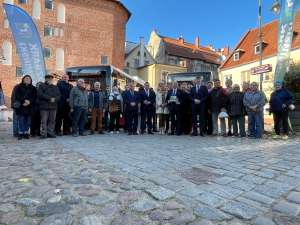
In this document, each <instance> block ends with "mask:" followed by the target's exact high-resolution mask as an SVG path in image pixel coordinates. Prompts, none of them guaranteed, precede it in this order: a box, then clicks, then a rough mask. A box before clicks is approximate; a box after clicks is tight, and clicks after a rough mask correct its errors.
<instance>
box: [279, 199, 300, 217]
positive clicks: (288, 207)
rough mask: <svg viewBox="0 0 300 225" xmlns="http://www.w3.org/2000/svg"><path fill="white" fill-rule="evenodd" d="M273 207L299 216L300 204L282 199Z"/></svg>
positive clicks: (287, 213)
mask: <svg viewBox="0 0 300 225" xmlns="http://www.w3.org/2000/svg"><path fill="white" fill-rule="evenodd" d="M273 209H274V210H275V211H278V212H281V213H284V214H286V215H289V216H297V215H298V214H299V212H300V205H298V204H294V203H289V202H286V201H280V202H278V203H277V204H275V205H274V206H273Z"/></svg>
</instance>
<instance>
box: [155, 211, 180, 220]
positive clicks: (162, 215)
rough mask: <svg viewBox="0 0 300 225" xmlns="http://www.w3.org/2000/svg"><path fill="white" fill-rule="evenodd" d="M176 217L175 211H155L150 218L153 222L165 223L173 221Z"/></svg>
mask: <svg viewBox="0 0 300 225" xmlns="http://www.w3.org/2000/svg"><path fill="white" fill-rule="evenodd" d="M174 215H175V212H174V211H173V212H172V211H162V210H154V211H152V212H151V213H150V214H149V218H150V219H151V220H153V221H164V220H170V219H172V218H173V217H174Z"/></svg>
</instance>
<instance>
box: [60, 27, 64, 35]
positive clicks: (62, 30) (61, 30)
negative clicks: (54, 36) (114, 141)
mask: <svg viewBox="0 0 300 225" xmlns="http://www.w3.org/2000/svg"><path fill="white" fill-rule="evenodd" d="M59 36H60V37H63V36H64V29H62V28H61V29H60V30H59Z"/></svg>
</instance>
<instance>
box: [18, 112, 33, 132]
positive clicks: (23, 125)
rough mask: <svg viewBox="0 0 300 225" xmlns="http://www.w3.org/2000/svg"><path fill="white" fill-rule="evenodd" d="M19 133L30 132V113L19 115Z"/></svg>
mask: <svg viewBox="0 0 300 225" xmlns="http://www.w3.org/2000/svg"><path fill="white" fill-rule="evenodd" d="M18 124H19V134H28V133H29V127H30V115H18Z"/></svg>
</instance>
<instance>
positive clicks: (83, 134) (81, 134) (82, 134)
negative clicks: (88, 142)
mask: <svg viewBox="0 0 300 225" xmlns="http://www.w3.org/2000/svg"><path fill="white" fill-rule="evenodd" d="M79 135H80V136H87V134H86V133H85V132H83V133H80V134H79Z"/></svg>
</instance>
